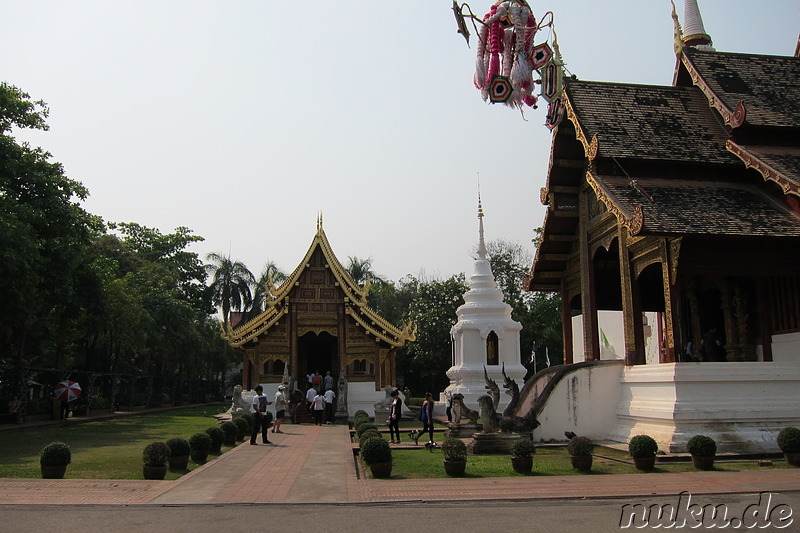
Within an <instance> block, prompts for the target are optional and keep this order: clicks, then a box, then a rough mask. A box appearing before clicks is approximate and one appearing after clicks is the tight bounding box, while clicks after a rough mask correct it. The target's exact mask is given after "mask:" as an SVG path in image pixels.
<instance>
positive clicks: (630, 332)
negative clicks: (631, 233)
mask: <svg viewBox="0 0 800 533" xmlns="http://www.w3.org/2000/svg"><path fill="white" fill-rule="evenodd" d="M618 234H619V271H620V272H619V277H620V283H621V285H622V320H623V323H624V325H625V364H626V365H628V366H631V365H642V364H644V363H645V356H644V328H643V324H642V306H641V302H640V299H639V284H638V283H637V282H636V280H635V279H634V277H633V265H631V259H630V254H629V253H628V246H629V242H628V241H629V239H628V230H627V228H625V227H624V226H622V225H621V224H620V225H619V226H618Z"/></svg>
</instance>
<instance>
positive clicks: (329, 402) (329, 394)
mask: <svg viewBox="0 0 800 533" xmlns="http://www.w3.org/2000/svg"><path fill="white" fill-rule="evenodd" d="M323 396H324V397H325V423H326V424H333V399H334V398H336V393H335V392H333V390H331V389H328V390H326V391H325V394H324V395H323Z"/></svg>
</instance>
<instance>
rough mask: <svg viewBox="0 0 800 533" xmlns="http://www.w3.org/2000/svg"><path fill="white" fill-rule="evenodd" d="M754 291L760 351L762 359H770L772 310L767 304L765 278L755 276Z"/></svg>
mask: <svg viewBox="0 0 800 533" xmlns="http://www.w3.org/2000/svg"><path fill="white" fill-rule="evenodd" d="M756 293H757V296H756V298H758V304H757V305H758V317H759V324H758V325H759V330H760V331H759V333H760V335H761V353H762V354H763V356H764V361H772V321H771V320H770V317H771V316H772V312H771V310H770V308H769V306H768V305H767V303H768V301H769V300H768V291H767V280H766V279H764V278H757V280H756Z"/></svg>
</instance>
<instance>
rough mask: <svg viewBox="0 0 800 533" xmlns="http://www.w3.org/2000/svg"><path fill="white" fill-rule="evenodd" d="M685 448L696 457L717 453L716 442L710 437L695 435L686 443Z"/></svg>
mask: <svg viewBox="0 0 800 533" xmlns="http://www.w3.org/2000/svg"><path fill="white" fill-rule="evenodd" d="M686 448H687V449H688V450H689V453H690V454H692V455H697V456H698V457H713V456H714V455H716V454H717V443H716V442H714V439H712V438H711V437H706V436H705V435H695V436H694V437H692V438H691V439H689V442H687V443H686Z"/></svg>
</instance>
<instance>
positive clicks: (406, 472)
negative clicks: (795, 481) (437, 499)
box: [366, 446, 787, 479]
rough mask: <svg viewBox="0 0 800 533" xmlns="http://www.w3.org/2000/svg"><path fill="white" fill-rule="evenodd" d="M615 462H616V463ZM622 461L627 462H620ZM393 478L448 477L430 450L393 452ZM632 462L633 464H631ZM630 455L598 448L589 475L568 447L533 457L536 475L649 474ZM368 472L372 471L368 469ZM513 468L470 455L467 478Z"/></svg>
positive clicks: (732, 466)
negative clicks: (574, 462) (576, 463)
mask: <svg viewBox="0 0 800 533" xmlns="http://www.w3.org/2000/svg"><path fill="white" fill-rule="evenodd" d="M615 459H616V460H615ZM620 461H625V462H624V463H623V462H620ZM392 462H393V467H392V477H391V479H416V478H444V477H448V475H447V474H446V473H445V471H444V467H443V466H442V452H441V450H439V449H436V450H433V451H428V450H426V449H424V448H423V449H419V450H392ZM628 463H630V464H628ZM632 463H633V461H632V459H631V458H630V456H629V455H628V454H627V453H625V452H622V451H619V450H615V449H612V448H605V447H600V446H598V447H595V455H594V461H593V463H592V470H591V471H590V472H586V473H584V472H579V471H578V470H575V469H574V468H572V465H571V463H570V460H569V454H568V453H567V451H566V448H565V447H561V446H557V447H551V446H548V447H541V448H537V449H536V453H535V454H534V456H533V472H532V474H531V475H533V476H563V475H603V474H647V472H641V471H640V470H637V469H636V467H634V466H633V464H632ZM773 465H774V466H771V467H759V466H758V464H757V463H756V461H755V460H742V461H730V462H729V461H717V462H716V463H714V470H716V471H719V472H739V471H742V470H751V469H756V468H785V467H787V465H786V462H784V461H777V460H776V461H773ZM366 470H367V471H369V469H368V468H367V469H366ZM687 471H688V472H692V471H695V468H694V466H692V463H691V461H689V462H679V463H656V468H655V469H654V470H653V471H652V472H650V474H658V473H663V472H687ZM520 475H523V474H517V473H516V472H514V470H513V469H512V468H511V459H509V457H508V456H506V455H470V456H467V470H466V473H465V475H464V477H508V476H520Z"/></svg>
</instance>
